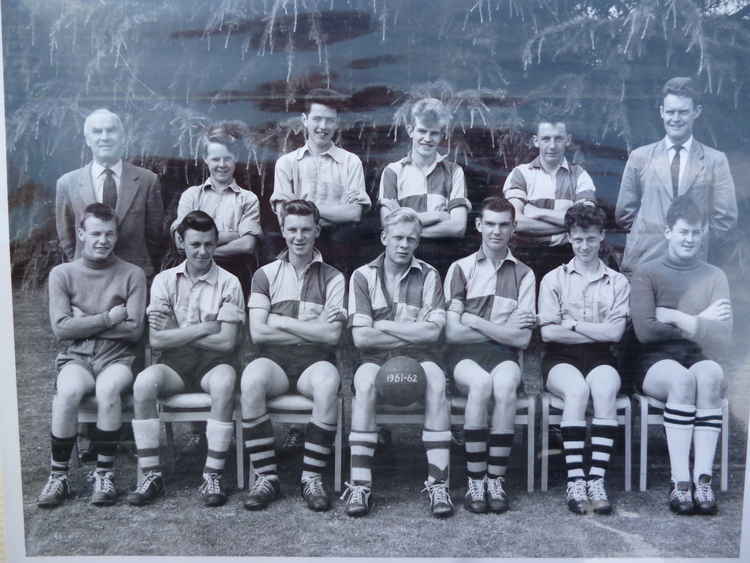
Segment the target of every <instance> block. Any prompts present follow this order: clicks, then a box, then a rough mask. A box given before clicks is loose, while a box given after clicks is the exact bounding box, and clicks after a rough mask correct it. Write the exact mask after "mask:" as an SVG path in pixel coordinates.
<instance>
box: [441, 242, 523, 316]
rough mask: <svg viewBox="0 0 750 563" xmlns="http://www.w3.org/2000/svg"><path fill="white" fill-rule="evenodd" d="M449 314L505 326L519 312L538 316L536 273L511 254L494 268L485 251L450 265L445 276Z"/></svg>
mask: <svg viewBox="0 0 750 563" xmlns="http://www.w3.org/2000/svg"><path fill="white" fill-rule="evenodd" d="M445 301H446V306H447V309H448V311H449V312H453V313H457V314H459V315H461V314H463V313H471V314H473V315H477V316H479V317H481V318H483V319H485V320H487V321H490V322H492V323H496V324H503V323H505V322H506V321H507V320H508V317H510V315H511V314H512V313H513V312H514V311H516V310H517V309H518V310H521V311H527V312H531V313H536V280H535V278H534V272H533V271H531V269H530V268H529V267H528V266H526V264H524V263H523V262H520V261H519V260H518V259H517V258H516V257H515V256H513V254H511V252H510V251H508V253H507V255H506V257H505V258H504V259H503V260H502V262H500V264H499V265H498V266H497V267H495V266H494V265H493V264H492V260H490V259H489V258H487V257H486V255H485V254H484V252H483V251H482V249H481V248H480V249H479V251H478V252H475V253H474V254H471V255H469V256H466V257H465V258H461V259H460V260H457V261H455V262H454V263H453V264H451V267H450V268H449V269H448V274H447V275H446V277H445Z"/></svg>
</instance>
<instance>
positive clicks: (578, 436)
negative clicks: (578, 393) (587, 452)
mask: <svg viewBox="0 0 750 563" xmlns="http://www.w3.org/2000/svg"><path fill="white" fill-rule="evenodd" d="M560 430H561V432H562V439H563V452H564V453H565V467H566V468H567V471H568V481H577V480H578V479H584V478H585V477H586V476H585V474H584V472H583V448H584V445H585V443H586V421H585V420H573V421H570V420H563V421H562V422H561V423H560Z"/></svg>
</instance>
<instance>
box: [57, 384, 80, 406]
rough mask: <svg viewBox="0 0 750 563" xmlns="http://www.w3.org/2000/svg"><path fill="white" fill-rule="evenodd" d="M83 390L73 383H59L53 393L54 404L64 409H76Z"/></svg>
mask: <svg viewBox="0 0 750 563" xmlns="http://www.w3.org/2000/svg"><path fill="white" fill-rule="evenodd" d="M84 395H85V392H84V390H83V388H81V387H78V386H75V385H60V386H58V388H57V393H56V394H55V399H54V400H55V406H56V407H57V408H64V409H77V408H78V405H80V404H81V401H82V400H83V397H84Z"/></svg>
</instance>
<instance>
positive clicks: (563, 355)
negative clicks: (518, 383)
mask: <svg viewBox="0 0 750 563" xmlns="http://www.w3.org/2000/svg"><path fill="white" fill-rule="evenodd" d="M557 364H570V365H572V366H573V367H575V368H576V369H578V371H580V372H581V373H582V374H583V376H584V377H586V375H587V374H588V373H589V372H590V371H591V370H592V369H594V368H595V367H597V366H612V367H613V368H615V369H617V360H615V357H614V355H613V354H612V351H611V350H610V344H609V343H608V342H596V343H592V344H559V343H557V342H549V343H547V350H546V352H545V353H544V358H543V359H542V375H543V376H544V384H545V385H546V384H547V378H548V377H549V372H550V370H551V369H552V368H553V367H555V366H556V365H557Z"/></svg>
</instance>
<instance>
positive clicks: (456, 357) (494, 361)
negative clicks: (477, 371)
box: [447, 342, 518, 374]
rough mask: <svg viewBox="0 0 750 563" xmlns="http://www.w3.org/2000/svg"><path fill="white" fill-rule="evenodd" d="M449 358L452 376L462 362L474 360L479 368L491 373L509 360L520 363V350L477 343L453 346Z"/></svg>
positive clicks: (489, 343)
mask: <svg viewBox="0 0 750 563" xmlns="http://www.w3.org/2000/svg"><path fill="white" fill-rule="evenodd" d="M447 356H448V366H449V367H450V373H451V374H453V370H454V369H456V366H457V365H458V363H459V362H460V361H461V360H474V361H475V362H476V363H477V364H479V367H481V368H482V369H483V370H484V371H486V372H488V373H489V372H491V371H492V370H493V369H495V368H496V367H497V366H498V365H500V364H501V363H503V362H506V361H508V360H511V361H514V362H518V349H517V348H513V347H512V346H506V345H504V344H499V343H492V342H477V343H474V344H461V345H453V346H451V348H450V350H449V351H448V353H447Z"/></svg>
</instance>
